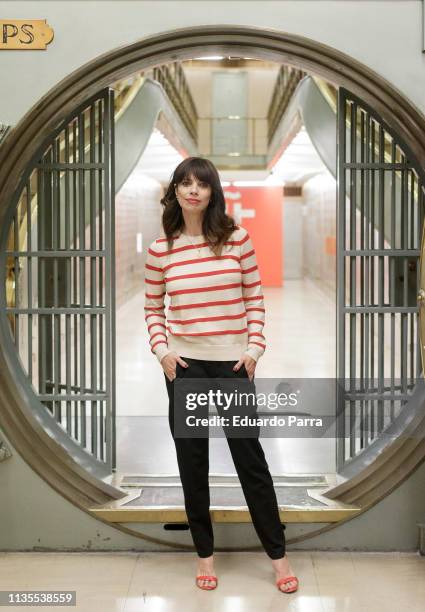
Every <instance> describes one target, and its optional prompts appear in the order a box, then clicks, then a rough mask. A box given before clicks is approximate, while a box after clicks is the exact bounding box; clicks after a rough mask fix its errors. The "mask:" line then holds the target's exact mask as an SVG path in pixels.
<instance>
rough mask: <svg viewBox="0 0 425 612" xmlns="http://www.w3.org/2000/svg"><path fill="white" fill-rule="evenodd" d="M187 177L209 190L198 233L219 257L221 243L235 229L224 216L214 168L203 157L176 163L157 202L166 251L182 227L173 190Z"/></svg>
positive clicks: (223, 204)
mask: <svg viewBox="0 0 425 612" xmlns="http://www.w3.org/2000/svg"><path fill="white" fill-rule="evenodd" d="M190 175H193V176H194V177H195V178H196V179H197V180H198V181H203V182H205V183H207V184H208V185H210V187H211V198H210V203H209V204H208V206H207V208H206V209H205V211H204V215H203V219H202V233H203V234H204V236H205V238H206V240H207V242H208V243H209V246H210V247H211V250H212V251H213V252H214V253H215V255H220V254H221V251H222V248H223V245H224V243H225V242H226V240H227V239H228V238H229V236H230V235H231V234H232V232H233V231H234V230H235V229H237V227H238V226H237V224H236V223H235V220H234V219H233V217H231V216H230V215H228V214H227V213H226V204H225V200H224V193H223V189H222V187H221V183H220V177H219V175H218V172H217V168H216V167H215V166H214V164H213V163H212V162H211V161H210V160H209V159H206V158H204V157H187V158H186V159H184V160H183V161H182V162H180V164H179V165H178V166H177V168H176V169H175V170H174V172H173V175H172V177H171V180H170V183H169V185H168V188H167V191H166V193H165V195H164V197H163V198H161V200H160V201H161V204H162V205H163V206H164V212H163V214H162V227H163V229H164V233H165V236H166V238H167V241H168V249H171V248H172V247H173V242H174V234H175V233H176V232H178V233H180V231H181V230H182V229H183V226H184V218H183V213H182V209H181V206H180V204H179V203H178V201H177V197H176V192H175V186H177V185H178V184H179V183H181V182H182V181H184V179H185V178H189V177H190Z"/></svg>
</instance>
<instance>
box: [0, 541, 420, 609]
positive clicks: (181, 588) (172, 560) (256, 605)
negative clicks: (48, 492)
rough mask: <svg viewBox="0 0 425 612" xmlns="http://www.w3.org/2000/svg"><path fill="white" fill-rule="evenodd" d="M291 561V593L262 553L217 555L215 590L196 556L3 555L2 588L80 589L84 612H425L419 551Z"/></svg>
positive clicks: (301, 555) (293, 557)
mask: <svg viewBox="0 0 425 612" xmlns="http://www.w3.org/2000/svg"><path fill="white" fill-rule="evenodd" d="M288 557H289V559H290V561H291V565H292V568H293V570H294V572H295V573H296V575H297V576H298V578H299V581H300V587H299V589H298V591H297V592H296V593H292V594H284V593H280V592H279V591H278V590H277V588H276V587H275V586H274V580H273V579H274V574H273V570H272V567H271V563H270V561H269V559H268V557H267V556H266V555H265V554H263V553H245V552H240V553H217V554H216V555H215V558H216V562H215V566H216V567H215V569H216V574H217V576H218V579H219V584H218V587H217V589H216V590H215V591H201V590H200V589H198V588H197V587H196V586H195V582H194V576H195V571H196V557H195V555H194V554H193V553H173V552H170V553H125V552H121V553H120V552H117V553H101V552H93V553H0V590H2V591H5V590H8V591H10V590H37V591H40V590H55V591H61V590H62V591H63V590H75V591H76V592H77V606H76V607H73V608H71V609H73V610H78V611H87V612H111V611H116V612H118V611H119V612H136V611H137V612H139V611H146V612H177V611H179V612H180V611H181V610H185V612H191V611H193V612H195V611H196V612H197V611H198V610H199V609H200V608H202V609H204V610H206V611H208V610H211V611H212V610H214V611H216V610H220V612H230V611H232V612H234V611H235V610H237V611H238V612H254V611H255V612H263V611H266V610H267V611H268V612H272V611H273V610H280V611H281V610H291V611H295V612H301V611H303V612H316V611H317V612H351V611H353V612H366V611H370V612H372V611H373V612H380V611H381V610H385V611H386V612H401V611H402V610H403V611H409V612H423V610H424V609H425V603H424V602H425V557H421V556H419V554H417V553H358V552H351V553H350V552H311V553H310V552H296V551H294V552H290V551H288ZM19 609H20V610H23V609H28V610H29V609H30V607H29V606H26V607H21V606H20V607H19ZM31 609H33V608H32V607H31ZM36 609H37V610H46V611H47V610H52V609H53V608H52V607H50V608H49V607H44V606H42V607H37V608H36Z"/></svg>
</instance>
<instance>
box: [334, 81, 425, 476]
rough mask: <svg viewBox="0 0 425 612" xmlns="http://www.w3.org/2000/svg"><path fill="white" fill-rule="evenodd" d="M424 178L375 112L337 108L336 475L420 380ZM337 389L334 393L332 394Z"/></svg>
mask: <svg viewBox="0 0 425 612" xmlns="http://www.w3.org/2000/svg"><path fill="white" fill-rule="evenodd" d="M424 204H425V197H424V178H423V171H422V169H421V168H420V167H418V165H417V163H416V162H415V160H414V158H413V156H412V155H410V153H409V152H408V150H407V147H406V146H405V145H404V143H402V142H401V141H400V139H399V137H398V136H397V135H396V134H394V132H392V130H391V129H390V128H389V126H388V125H386V124H385V122H384V121H383V120H382V119H381V118H380V117H379V115H378V114H377V113H376V112H375V111H373V110H372V109H371V108H370V107H368V106H367V105H366V104H365V103H364V102H363V101H362V100H360V99H358V98H357V97H356V96H354V95H353V94H351V93H350V92H348V91H347V90H345V89H342V88H341V89H340V90H339V102H338V209H337V227H338V250H337V378H338V382H339V392H338V402H337V407H338V434H337V436H338V437H337V471H338V472H340V471H341V470H342V468H343V467H344V466H345V465H347V463H349V461H350V459H352V458H353V457H355V456H356V455H358V453H360V452H362V451H363V450H364V449H365V448H367V447H368V446H369V445H370V444H371V443H372V442H373V441H374V440H375V439H376V438H377V437H378V436H379V435H380V434H382V432H383V431H384V430H385V428H386V427H387V426H388V425H389V424H390V423H392V422H393V421H394V419H395V418H396V417H397V415H398V414H399V413H400V411H401V410H402V409H403V406H404V405H405V404H406V402H407V400H408V399H409V397H410V396H411V392H412V390H413V388H414V386H415V382H416V381H417V379H418V377H419V376H420V375H421V371H422V365H421V340H420V333H419V332H420V327H419V324H418V304H417V294H418V290H419V287H420V265H419V264H420V257H421V236H422V231H423V220H424ZM341 389H342V392H341Z"/></svg>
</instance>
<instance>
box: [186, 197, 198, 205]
mask: <svg viewBox="0 0 425 612" xmlns="http://www.w3.org/2000/svg"><path fill="white" fill-rule="evenodd" d="M186 200H187V201H188V202H189V203H190V204H199V202H200V200H195V199H193V198H186Z"/></svg>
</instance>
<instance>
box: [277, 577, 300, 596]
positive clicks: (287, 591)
mask: <svg viewBox="0 0 425 612" xmlns="http://www.w3.org/2000/svg"><path fill="white" fill-rule="evenodd" d="M292 580H294V581H296V583H297V584H296V585H295V586H293V587H292V588H290V589H283V590H282V589H281V588H280V585H281V584H286V583H287V582H291V581H292ZM298 585H299V583H298V578H297V577H296V576H286V577H285V578H279V580H277V581H276V586H277V588H278V589H279V591H280V592H281V593H294V592H295V591H296V590H297V589H298Z"/></svg>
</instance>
